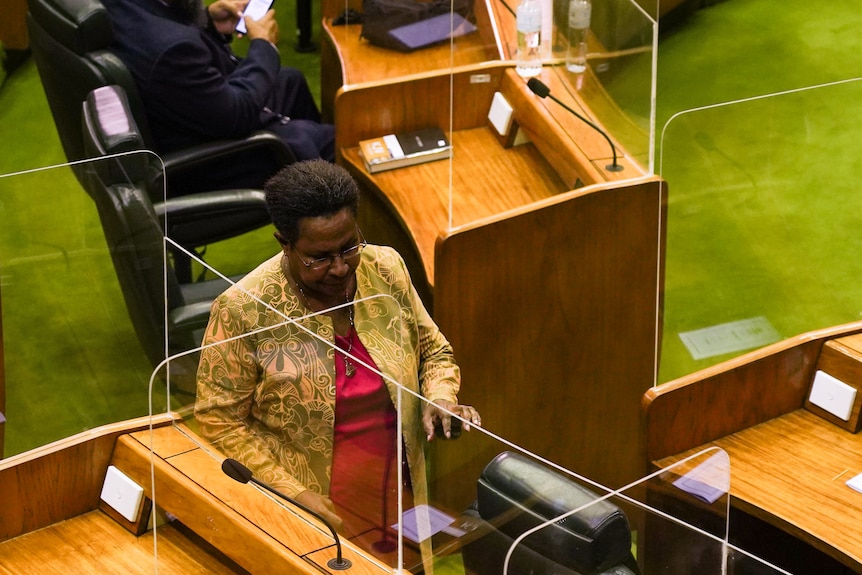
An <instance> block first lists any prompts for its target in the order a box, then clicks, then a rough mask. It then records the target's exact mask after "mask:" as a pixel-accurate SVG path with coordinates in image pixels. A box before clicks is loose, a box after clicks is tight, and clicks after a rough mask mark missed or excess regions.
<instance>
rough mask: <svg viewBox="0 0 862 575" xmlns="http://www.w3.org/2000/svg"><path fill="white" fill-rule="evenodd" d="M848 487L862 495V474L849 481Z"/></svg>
mask: <svg viewBox="0 0 862 575" xmlns="http://www.w3.org/2000/svg"><path fill="white" fill-rule="evenodd" d="M847 487H849V488H850V489H853V490H854V491H858V492H859V493H862V473H860V474H859V475H857V476H856V477H852V478H850V479H848V480H847Z"/></svg>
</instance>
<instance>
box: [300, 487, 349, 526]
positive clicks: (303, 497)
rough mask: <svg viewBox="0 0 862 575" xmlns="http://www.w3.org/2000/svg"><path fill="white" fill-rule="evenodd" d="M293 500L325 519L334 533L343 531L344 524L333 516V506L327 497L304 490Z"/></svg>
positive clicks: (337, 517) (339, 518) (336, 516)
mask: <svg viewBox="0 0 862 575" xmlns="http://www.w3.org/2000/svg"><path fill="white" fill-rule="evenodd" d="M294 499H296V500H297V501H298V502H299V503H301V504H303V505H305V506H306V507H308V508H309V509H311V510H312V511H314V512H315V513H317V514H318V515H320V516H321V517H323V518H324V519H326V521H327V522H329V524H330V525H332V528H333V529H335V530H336V531H341V530H342V529H343V527H344V523H343V522H342V521H341V517H339V516H338V515H336V514H335V505H333V503H332V500H331V499H330V498H329V497H326V496H324V495H321V494H320V493H315V492H314V491H309V490H307V489H306V490H305V491H303V492H301V493H300V494H299V495H297V496H296V497H294Z"/></svg>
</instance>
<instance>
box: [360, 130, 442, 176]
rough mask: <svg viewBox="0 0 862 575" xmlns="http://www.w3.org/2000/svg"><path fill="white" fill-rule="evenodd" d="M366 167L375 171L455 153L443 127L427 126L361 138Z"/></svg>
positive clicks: (373, 172)
mask: <svg viewBox="0 0 862 575" xmlns="http://www.w3.org/2000/svg"><path fill="white" fill-rule="evenodd" d="M359 153H360V154H361V155H362V159H363V161H364V162H365V169H367V170H368V171H369V172H370V173H372V174H375V173H377V172H382V171H384V170H392V169H395V168H402V167H404V166H412V165H415V164H421V163H424V162H432V161H434V160H443V159H446V158H448V157H450V156H451V155H452V146H451V145H449V140H448V139H447V138H446V134H445V133H443V130H441V129H440V128H424V129H421V130H415V131H412V132H403V133H400V134H387V135H385V136H382V137H380V138H372V139H370V140H362V141H361V142H359Z"/></svg>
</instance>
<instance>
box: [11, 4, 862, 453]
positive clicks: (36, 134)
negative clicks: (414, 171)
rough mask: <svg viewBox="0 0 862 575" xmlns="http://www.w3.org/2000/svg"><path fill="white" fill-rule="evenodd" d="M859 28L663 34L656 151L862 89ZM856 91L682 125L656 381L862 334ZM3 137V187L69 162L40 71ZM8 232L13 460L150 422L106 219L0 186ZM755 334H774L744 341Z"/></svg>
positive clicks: (789, 9)
mask: <svg viewBox="0 0 862 575" xmlns="http://www.w3.org/2000/svg"><path fill="white" fill-rule="evenodd" d="M314 4H315V6H316V4H317V3H314ZM284 6H287V5H284ZM289 12H290V10H282V11H281V12H280V16H279V20H280V24H281V30H282V34H281V35H282V40H281V42H280V46H279V47H280V50H281V51H282V54H283V61H284V63H286V64H289V65H293V66H296V67H299V68H300V69H302V70H303V71H304V72H305V73H306V75H307V76H308V77H309V82H310V85H311V86H312V89H313V91H314V92H315V94H319V62H318V58H319V55H318V54H317V53H313V54H296V53H295V52H294V51H293V48H292V45H293V43H294V40H295V38H294V35H293V33H292V32H293V30H294V29H295V25H294V24H293V22H292V21H291V15H290V14H289ZM317 20H318V18H317V16H316V15H315V17H314V21H315V22H316V21H317ZM860 27H862V11H859V10H858V3H857V2H855V1H851V0H835V1H833V2H830V3H827V4H824V5H818V6H817V7H816V9H814V7H813V5H812V4H811V3H810V2H803V1H802V0H784V1H782V2H777V1H776V0H725V1H724V2H720V3H718V4H715V5H713V6H710V7H708V8H703V9H701V10H699V11H697V12H696V13H695V14H694V15H693V16H692V17H691V18H689V19H688V20H686V21H685V22H684V23H683V25H681V26H679V27H676V28H674V29H673V30H668V31H667V32H666V33H664V34H663V35H662V40H661V44H660V48H659V72H658V87H657V101H656V103H657V118H658V122H657V126H658V131H659V134H658V136H659V137H660V136H661V131H662V127H663V126H664V125H665V123H666V122H667V121H668V119H670V118H671V117H672V116H673V115H674V114H677V113H679V112H681V111H683V110H688V109H692V108H697V107H704V106H711V105H714V104H719V103H722V102H728V101H731V100H736V99H742V98H752V97H756V96H760V95H763V94H767V93H770V92H777V91H783V90H792V89H799V88H804V87H807V86H813V85H817V84H821V83H826V82H834V81H837V80H843V79H847V78H852V77H854V76H855V75H856V74H857V73H858V72H857V69H858V63H857V60H858V57H857V54H858V53H859V52H860V50H857V47H859V45H860V43H862V39H859V38H858V36H859V35H858V33H857V32H856V31H857V30H859V29H862V28H860ZM315 39H319V31H316V32H315ZM239 51H241V50H239ZM624 80H625V78H624V77H623V78H618V79H617V81H618V82H620V86H617V87H616V89H623V90H624V84H623V82H624ZM635 81H637V82H642V79H636V80H635ZM640 85H642V84H640ZM860 89H862V88H860V87H859V86H858V85H856V84H845V85H838V86H833V87H830V88H824V89H821V90H816V91H807V92H801V93H797V94H792V95H788V96H782V97H780V98H776V99H772V100H762V101H761V100H757V101H752V102H750V103H747V104H744V105H738V106H729V107H722V108H716V109H712V110H705V111H703V112H698V113H692V114H684V115H682V116H680V117H678V118H677V119H676V120H674V121H673V122H672V123H671V125H670V126H669V127H668V129H667V131H666V133H665V140H664V141H661V140H660V141H659V142H657V150H658V155H657V163H656V169H657V170H658V169H659V168H661V173H662V174H663V175H664V176H665V177H666V178H667V179H668V181H669V182H670V198H669V209H668V212H669V220H668V245H667V265H666V292H665V313H664V337H663V348H662V360H661V373H660V381H665V380H668V379H671V378H673V377H677V376H679V375H682V374H685V373H689V372H691V371H693V370H695V369H699V368H702V367H706V366H708V365H712V364H714V363H716V362H717V361H721V360H723V359H726V358H727V357H732V356H734V355H738V353H741V352H742V351H744V349H742V350H739V351H733V352H727V353H723V354H719V355H710V356H708V357H704V358H702V359H695V358H694V357H693V356H692V352H691V351H690V349H689V348H687V347H686V345H684V342H683V339H682V337H683V336H686V335H688V336H691V337H692V338H694V337H695V336H697V337H700V338H701V343H702V344H703V346H704V347H705V348H709V349H712V350H715V349H719V348H721V345H722V344H727V343H728V342H730V343H734V341H733V340H734V338H736V339H739V340H740V341H742V342H743V344H744V342H745V341H746V338H754V339H756V338H757V337H761V338H765V339H767V340H768V339H769V338H770V337H773V336H774V335H776V334H777V335H778V336H780V337H790V336H793V335H795V334H798V333H801V332H804V331H808V330H811V329H816V328H819V327H824V326H828V325H834V324H837V323H842V322H846V321H851V320H855V319H857V318H858V317H859V315H860V311H862V305H860V303H859V302H860V295H862V294H859V293H858V290H856V289H855V285H854V284H858V283H859V282H858V281H855V280H856V278H858V277H859V273H860V271H862V270H860V269H858V267H859V266H860V265H862V264H857V263H856V260H858V258H857V257H856V254H857V253H859V249H858V248H859V246H858V243H859V240H858V239H857V237H856V236H857V234H855V233H854V232H855V231H856V228H857V227H858V225H857V216H856V214H859V213H862V209H860V206H858V204H859V201H860V200H859V197H858V196H859V194H858V192H857V191H856V185H855V178H854V177H853V174H855V173H857V171H858V170H857V167H858V164H859V163H860V161H862V160H859V159H857V157H856V156H857V154H856V153H855V144H856V141H857V139H858V138H857V136H856V131H857V128H856V125H855V124H856V121H857V120H856V118H859V117H862V115H860V114H859V112H860V110H858V107H859V106H862V97H860V96H862V94H860V93H859V91H860ZM0 134H2V136H3V138H2V139H0V149H2V153H0V173H10V172H14V171H17V170H22V169H28V168H36V167H40V166H48V165H52V164H58V163H62V162H63V161H64V160H65V158H64V156H63V152H62V149H61V147H60V143H59V140H58V138H57V135H56V131H55V129H54V126H53V121H52V119H51V116H50V113H49V111H48V107H47V103H46V101H45V98H44V95H43V93H42V90H41V86H40V84H39V78H38V74H37V73H36V70H35V66H34V65H33V62H32V60H29V61H26V62H25V63H24V64H23V65H22V66H21V67H19V68H18V69H16V70H15V72H14V73H12V74H11V75H9V77H7V78H6V81H5V82H4V83H3V85H2V89H0ZM662 152H664V158H663V162H662V164H659V162H658V160H659V158H661V157H662V155H661V154H662ZM803 167H804V169H803ZM0 217H2V222H3V226H2V229H0V290H2V307H3V310H2V311H3V328H4V340H5V345H6V371H7V373H6V376H7V382H6V383H7V409H6V415H7V417H8V419H9V422H8V423H7V425H6V445H5V454H6V455H11V454H14V453H19V452H22V451H24V450H27V449H30V448H32V447H35V446H38V445H41V444H44V443H46V442H48V441H52V440H55V439H59V438H62V437H65V436H67V435H69V434H71V433H75V432H77V431H81V430H84V429H89V428H91V427H94V426H96V425H100V424H102V423H107V422H111V421H118V420H122V419H125V418H128V417H132V416H135V415H143V414H145V413H146V412H147V409H148V407H147V401H148V397H147V381H148V378H149V366H148V364H147V362H146V359H145V358H144V357H143V354H142V353H141V352H140V350H139V348H138V346H137V342H136V339H135V336H134V333H133V332H132V330H131V326H130V324H129V322H128V319H127V317H126V315H125V308H124V305H123V302H122V297H121V295H120V294H119V288H118V287H117V284H116V278H115V276H114V272H113V268H112V267H111V264H110V260H109V258H108V255H107V253H106V252H105V250H104V241H103V239H102V236H101V229H100V227H99V224H98V218H97V217H96V213H95V209H94V207H93V206H92V204H91V202H90V201H89V199H88V198H87V197H86V195H85V194H84V193H83V191H82V190H81V189H80V187H79V186H78V184H77V182H76V181H75V180H74V178H73V177H72V175H71V173H70V172H69V171H68V170H67V169H65V168H64V169H59V170H54V171H52V172H49V173H41V174H32V175H26V176H20V177H18V178H16V179H15V180H14V181H13V180H10V179H0ZM275 249H277V246H275V245H274V244H273V242H272V239H271V234H270V231H269V230H266V229H265V230H262V231H261V232H260V233H257V234H253V235H252V236H251V237H248V238H244V239H243V241H242V243H228V244H223V245H220V246H211V248H210V250H208V255H207V259H208V260H209V261H210V262H211V263H212V264H213V265H215V266H216V267H217V268H218V269H221V270H223V271H225V272H227V273H233V272H234V271H241V270H242V269H244V268H246V267H248V266H250V265H253V264H254V263H257V262H258V261H260V260H261V259H263V258H264V257H266V255H268V254H271V253H273V251H274V250H275ZM757 318H762V319H763V320H765V323H763V322H760V323H757V322H754V323H744V324H743V323H734V322H741V321H744V320H751V319H757ZM726 325H731V326H733V327H732V329H725V330H724V331H722V330H721V329H716V330H715V331H709V332H699V331H698V330H704V329H708V328H716V326H719V328H720V327H721V326H726ZM768 328H772V330H770V329H768ZM709 349H708V350H707V351H709ZM163 399H164V398H163V395H162V397H160V398H159V399H158V401H159V403H158V405H159V406H161V405H162V401H163ZM175 404H176V402H175ZM157 409H158V407H157Z"/></svg>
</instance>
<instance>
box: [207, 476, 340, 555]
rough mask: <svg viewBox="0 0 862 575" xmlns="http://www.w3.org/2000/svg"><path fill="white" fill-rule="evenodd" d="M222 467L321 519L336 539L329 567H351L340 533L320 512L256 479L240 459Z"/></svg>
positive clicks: (241, 481)
mask: <svg viewBox="0 0 862 575" xmlns="http://www.w3.org/2000/svg"><path fill="white" fill-rule="evenodd" d="M221 468H222V471H224V473H225V475H227V476H228V477H230V478H231V479H233V480H235V481H238V482H240V483H248V482H249V481H251V482H252V483H254V484H255V485H259V486H260V487H263V488H264V489H266V490H267V491H269V492H270V493H272V494H273V495H276V496H277V497H279V498H281V499H284V500H285V501H287V502H288V503H291V504H292V505H295V506H297V507H299V508H300V509H302V510H303V511H305V512H306V513H308V514H309V515H311V516H313V517H315V518H316V519H317V520H318V521H320V522H321V523H323V524H324V525H326V527H328V528H329V532H330V533H331V534H332V538H333V539H334V540H335V549H336V555H335V559H330V560H329V561H327V562H326V565H327V567H329V568H330V569H333V570H335V571H343V570H345V569H350V567H351V565H352V563H351V561H350V559H345V558H343V557H342V556H341V540H340V539H339V538H338V534H337V533H336V532H335V529H333V528H332V525H330V524H329V521H327V520H326V519H324V518H323V517H321V516H320V514H318V513H317V512H315V511H312V510H311V509H309V508H308V507H306V506H305V505H303V504H302V503H300V502H299V501H297V500H296V499H292V498H290V497H288V496H287V495H285V494H283V493H281V492H280V491H277V490H276V489H274V488H273V487H270V486H269V485H267V484H266V483H264V482H262V481H259V480H257V479H255V478H254V477H253V476H252V473H251V470H250V469H249V468H248V467H246V466H244V465H243V464H242V463H240V462H239V461H237V460H236V459H225V460H224V461H223V462H222V464H221Z"/></svg>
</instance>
